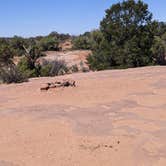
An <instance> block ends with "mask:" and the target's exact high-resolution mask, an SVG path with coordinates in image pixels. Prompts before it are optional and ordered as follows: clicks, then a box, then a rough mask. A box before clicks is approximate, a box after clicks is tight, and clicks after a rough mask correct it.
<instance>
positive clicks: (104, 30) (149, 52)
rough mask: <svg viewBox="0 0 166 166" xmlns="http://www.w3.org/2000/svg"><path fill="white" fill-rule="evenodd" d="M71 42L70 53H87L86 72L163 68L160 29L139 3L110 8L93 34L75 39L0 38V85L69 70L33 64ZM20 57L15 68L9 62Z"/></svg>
mask: <svg viewBox="0 0 166 166" xmlns="http://www.w3.org/2000/svg"><path fill="white" fill-rule="evenodd" d="M68 39H70V40H71V39H72V43H73V49H85V50H87V49H89V50H92V55H90V56H89V57H88V59H87V60H88V63H89V66H90V68H91V69H92V70H103V69H113V68H129V67H141V66H148V65H166V58H165V56H166V23H164V22H158V21H155V20H153V17H152V13H151V12H150V11H149V10H148V5H147V4H145V3H144V2H143V1H141V0H138V1H136V0H126V1H123V2H121V3H120V2H119V3H117V4H114V5H112V6H111V7H110V8H109V9H107V10H106V15H105V17H104V18H103V20H102V21H101V23H100V28H99V29H98V30H93V31H91V32H86V33H84V34H82V35H79V36H75V37H73V36H70V35H68V34H58V33H57V32H52V33H50V34H49V35H48V36H44V37H43V36H38V37H35V38H22V37H18V36H14V37H13V38H0V80H1V81H3V82H7V83H11V82H21V81H24V80H26V78H30V77H38V76H55V75H59V74H65V73H67V72H68V71H69V70H72V71H73V72H77V71H78V68H77V66H72V68H71V69H68V68H67V67H66V63H65V62H64V61H54V62H47V61H45V62H44V63H43V64H42V65H41V64H40V63H39V62H38V58H39V57H41V56H45V55H44V52H45V51H59V50H61V48H60V43H62V42H63V41H66V40H68ZM14 56H20V57H22V58H21V60H20V62H19V63H18V65H17V66H16V65H15V64H14V63H13V57H14Z"/></svg>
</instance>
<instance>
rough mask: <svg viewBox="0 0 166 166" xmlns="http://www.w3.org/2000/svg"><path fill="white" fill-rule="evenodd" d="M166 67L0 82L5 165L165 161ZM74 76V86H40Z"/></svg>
mask: <svg viewBox="0 0 166 166" xmlns="http://www.w3.org/2000/svg"><path fill="white" fill-rule="evenodd" d="M165 73H166V67H147V68H139V69H128V70H116V71H102V72H94V73H92V72H91V73H86V74H84V73H81V74H80V73H79V74H72V75H68V76H62V77H56V78H39V79H32V80H30V82H28V83H23V84H17V85H15V84H12V85H0V126H1V127H0V166H55V165H56V166H122V165H123V166H165V165H166V141H165V140H166V75H165ZM63 78H72V79H75V80H76V82H77V87H76V88H60V89H54V90H50V91H47V92H41V91H40V90H39V88H40V85H41V84H42V83H44V82H48V81H54V80H61V79H63Z"/></svg>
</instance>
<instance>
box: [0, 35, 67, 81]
mask: <svg viewBox="0 0 166 166" xmlns="http://www.w3.org/2000/svg"><path fill="white" fill-rule="evenodd" d="M69 38H70V35H68V34H58V33H57V32H52V33H51V34H49V35H48V36H45V37H42V36H39V37H35V38H22V37H18V36H14V37H13V38H1V39H0V80H1V81H3V82H6V83H11V82H22V81H24V80H26V78H30V77H38V76H53V75H58V74H59V73H60V72H61V73H62V70H65V69H64V68H66V66H65V63H64V62H56V61H55V62H52V63H50V64H48V63H49V62H47V65H43V66H41V65H40V64H39V63H38V62H37V60H38V58H39V57H41V56H45V55H44V51H59V50H60V49H61V48H60V47H59V44H60V43H61V42H63V41H65V40H67V39H69ZM14 56H20V57H22V58H21V60H20V61H19V63H18V65H17V66H16V65H15V64H14V63H13V57H14ZM55 64H56V65H55ZM62 68H63V69H62ZM57 70H60V71H57ZM65 71H66V70H65Z"/></svg>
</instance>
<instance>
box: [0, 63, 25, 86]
mask: <svg viewBox="0 0 166 166" xmlns="http://www.w3.org/2000/svg"><path fill="white" fill-rule="evenodd" d="M0 81H1V82H2V83H7V84H10V83H21V82H25V81H27V78H26V77H25V76H24V75H23V74H22V73H21V72H19V70H18V69H17V68H16V66H13V65H12V66H7V67H3V68H1V69H0Z"/></svg>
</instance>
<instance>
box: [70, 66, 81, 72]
mask: <svg viewBox="0 0 166 166" xmlns="http://www.w3.org/2000/svg"><path fill="white" fill-rule="evenodd" d="M70 70H71V71H72V73H76V72H78V71H79V69H78V66H77V65H76V64H75V65H72V66H71V68H70Z"/></svg>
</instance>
